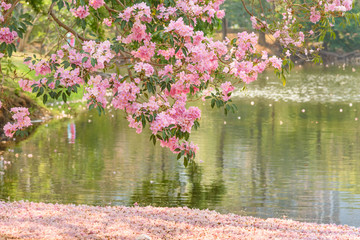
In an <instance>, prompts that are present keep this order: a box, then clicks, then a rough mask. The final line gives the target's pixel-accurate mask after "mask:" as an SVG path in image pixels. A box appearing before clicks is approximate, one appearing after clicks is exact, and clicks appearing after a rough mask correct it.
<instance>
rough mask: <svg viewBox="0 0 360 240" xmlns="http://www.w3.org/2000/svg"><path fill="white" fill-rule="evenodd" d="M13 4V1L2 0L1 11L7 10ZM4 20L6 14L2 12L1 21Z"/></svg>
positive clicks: (0, 3) (0, 2)
mask: <svg viewBox="0 0 360 240" xmlns="http://www.w3.org/2000/svg"><path fill="white" fill-rule="evenodd" d="M11 6H12V4H11V3H6V2H5V1H0V11H1V10H3V11H6V10H8V9H10V8H11ZM3 21H4V15H3V14H0V22H3Z"/></svg>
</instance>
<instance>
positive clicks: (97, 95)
mask: <svg viewBox="0 0 360 240" xmlns="http://www.w3.org/2000/svg"><path fill="white" fill-rule="evenodd" d="M88 85H89V87H87V88H86V93H85V95H84V99H87V100H92V99H93V100H95V102H96V105H97V104H99V103H100V104H101V106H102V107H103V108H105V107H106V105H107V102H108V101H107V98H106V92H107V89H109V88H110V83H109V80H108V79H106V78H105V79H103V78H102V77H101V76H100V75H97V76H96V77H93V76H91V77H90V80H89V82H88ZM90 104H92V101H90V102H89V104H88V105H90Z"/></svg>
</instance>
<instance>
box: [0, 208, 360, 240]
mask: <svg viewBox="0 0 360 240" xmlns="http://www.w3.org/2000/svg"><path fill="white" fill-rule="evenodd" d="M143 234H145V235H147V236H148V237H151V239H202V240H203V239H206V240H207V239H351V240H353V239H360V228H354V227H349V226H341V225H329V224H315V223H303V222H297V221H292V220H285V219H275V218H271V219H267V220H264V219H260V218H254V217H242V216H239V215H234V214H219V213H217V212H215V211H209V210H197V209H189V208H156V207H96V206H87V205H78V206H77V205H62V204H45V203H31V202H23V201H20V202H11V203H10V202H9V203H8V202H0V238H1V239H2V238H5V239H7V238H11V239H14V238H21V239H134V240H135V239H136V238H138V237H139V236H140V235H143Z"/></svg>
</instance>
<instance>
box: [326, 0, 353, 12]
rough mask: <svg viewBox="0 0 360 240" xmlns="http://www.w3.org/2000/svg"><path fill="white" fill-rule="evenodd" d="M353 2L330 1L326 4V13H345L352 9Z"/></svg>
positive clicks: (348, 0) (343, 0)
mask: <svg viewBox="0 0 360 240" xmlns="http://www.w3.org/2000/svg"><path fill="white" fill-rule="evenodd" d="M352 3H353V0H332V1H331V0H330V1H326V2H325V9H324V10H325V12H345V11H350V10H351V9H352Z"/></svg>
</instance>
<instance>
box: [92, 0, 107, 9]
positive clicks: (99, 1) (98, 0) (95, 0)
mask: <svg viewBox="0 0 360 240" xmlns="http://www.w3.org/2000/svg"><path fill="white" fill-rule="evenodd" d="M104 3H105V2H104V0H90V1H89V5H90V6H92V7H93V8H94V9H98V8H100V7H102V6H103V5H104Z"/></svg>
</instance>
